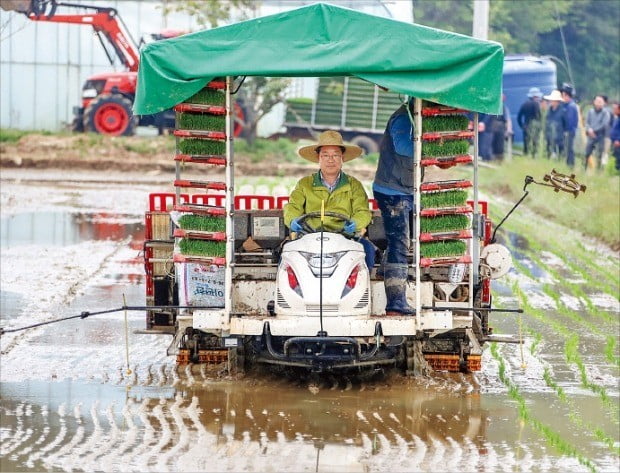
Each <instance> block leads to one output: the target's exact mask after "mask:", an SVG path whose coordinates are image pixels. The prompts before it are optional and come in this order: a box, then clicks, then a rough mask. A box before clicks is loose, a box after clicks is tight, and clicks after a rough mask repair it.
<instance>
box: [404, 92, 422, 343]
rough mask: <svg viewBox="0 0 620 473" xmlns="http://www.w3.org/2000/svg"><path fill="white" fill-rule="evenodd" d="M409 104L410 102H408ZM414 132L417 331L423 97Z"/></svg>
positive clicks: (416, 107) (417, 102)
mask: <svg viewBox="0 0 620 473" xmlns="http://www.w3.org/2000/svg"><path fill="white" fill-rule="evenodd" d="M407 106H409V104H407ZM413 112H414V118H413V120H414V133H413V135H414V136H413V172H414V181H413V182H414V188H413V195H414V209H415V210H414V226H415V229H414V231H413V235H415V251H414V253H413V258H414V263H413V264H414V265H415V313H416V315H417V317H415V318H414V319H415V324H416V331H417V330H419V329H420V326H419V320H420V317H421V308H422V304H421V298H420V292H421V285H420V269H421V266H420V194H421V188H422V172H421V168H420V165H421V164H420V163H421V162H422V99H418V98H416V99H415V102H414V110H413Z"/></svg>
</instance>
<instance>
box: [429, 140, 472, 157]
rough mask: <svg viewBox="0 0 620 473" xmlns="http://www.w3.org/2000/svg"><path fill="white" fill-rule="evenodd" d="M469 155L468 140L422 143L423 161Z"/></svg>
mask: <svg viewBox="0 0 620 473" xmlns="http://www.w3.org/2000/svg"><path fill="white" fill-rule="evenodd" d="M468 153H469V141H468V140H466V139H450V140H433V141H423V142H422V159H426V158H441V157H450V156H459V155H461V154H468Z"/></svg>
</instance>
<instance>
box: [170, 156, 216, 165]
mask: <svg viewBox="0 0 620 473" xmlns="http://www.w3.org/2000/svg"><path fill="white" fill-rule="evenodd" d="M174 160H175V161H180V162H183V163H200V164H214V165H216V166H226V158H225V157H224V156H222V155H218V154H177V155H175V157H174Z"/></svg>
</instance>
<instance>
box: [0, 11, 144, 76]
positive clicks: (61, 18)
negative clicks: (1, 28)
mask: <svg viewBox="0 0 620 473" xmlns="http://www.w3.org/2000/svg"><path fill="white" fill-rule="evenodd" d="M58 7H62V8H63V9H68V10H72V9H75V10H80V11H85V12H86V13H67V14H58V13H57V9H58ZM2 8H3V9H4V10H14V11H17V12H20V13H23V14H24V15H26V16H27V17H28V18H29V19H30V20H32V21H46V22H52V23H72V24H76V25H90V26H92V28H93V29H94V30H95V33H96V34H97V37H98V38H99V40H100V41H101V44H102V45H103V49H104V51H105V52H106V55H107V56H108V59H109V60H110V63H112V64H114V59H113V57H112V54H111V52H110V50H109V46H107V45H106V42H104V41H103V39H102V35H103V36H104V37H105V38H106V39H107V41H108V43H109V44H110V45H112V48H113V49H114V53H115V54H116V56H117V57H118V58H119V60H120V61H121V63H122V64H123V65H124V66H125V68H126V69H127V70H128V71H132V72H136V71H137V70H138V63H139V60H140V54H139V51H138V47H137V46H136V43H135V41H134V40H133V38H132V37H131V35H130V34H129V32H128V30H127V28H126V26H125V24H124V23H123V20H122V19H121V17H120V16H119V15H118V11H117V10H116V9H115V8H109V7H99V6H94V5H82V4H77V3H64V2H57V1H56V0H29V1H23V0H15V1H8V2H3V4H2Z"/></svg>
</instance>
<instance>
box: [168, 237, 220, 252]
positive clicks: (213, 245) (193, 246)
mask: <svg viewBox="0 0 620 473" xmlns="http://www.w3.org/2000/svg"><path fill="white" fill-rule="evenodd" d="M179 248H180V249H181V253H182V254H184V255H196V256H224V255H225V254H226V242H225V241H209V240H192V239H190V238H182V239H181V241H179Z"/></svg>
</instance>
